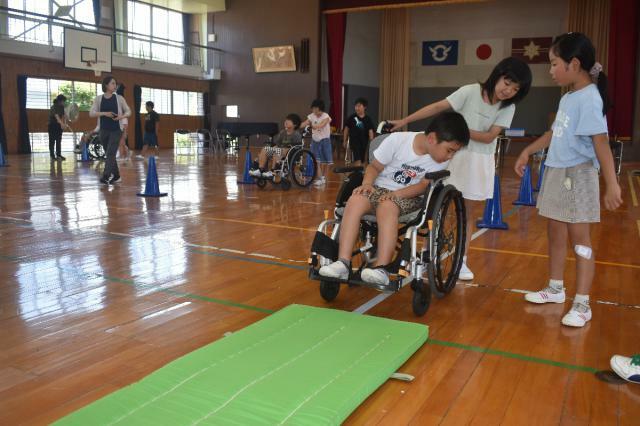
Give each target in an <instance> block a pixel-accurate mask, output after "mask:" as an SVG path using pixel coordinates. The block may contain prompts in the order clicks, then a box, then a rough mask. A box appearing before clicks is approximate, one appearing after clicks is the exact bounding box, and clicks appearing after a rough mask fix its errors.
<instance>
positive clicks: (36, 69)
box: [0, 55, 209, 154]
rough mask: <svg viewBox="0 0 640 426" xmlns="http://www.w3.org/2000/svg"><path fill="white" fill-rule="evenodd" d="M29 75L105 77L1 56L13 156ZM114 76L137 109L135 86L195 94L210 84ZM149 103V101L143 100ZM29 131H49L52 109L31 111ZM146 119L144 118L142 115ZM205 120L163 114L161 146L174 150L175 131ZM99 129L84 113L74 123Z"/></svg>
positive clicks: (81, 78) (132, 73)
mask: <svg viewBox="0 0 640 426" xmlns="http://www.w3.org/2000/svg"><path fill="white" fill-rule="evenodd" d="M21 74H24V75H28V76H29V77H36V78H53V79H61V80H76V81H93V82H96V83H100V82H101V81H102V78H103V77H104V74H103V76H101V77H96V76H95V75H94V74H93V73H92V72H85V71H81V70H70V69H66V68H64V67H63V65H62V64H61V63H58V62H50V61H43V60H38V59H29V58H24V57H17V56H16V57H14V56H7V55H0V75H1V76H2V94H3V96H2V112H3V115H4V123H5V129H6V134H7V148H8V151H9V153H11V154H15V153H17V152H18V98H17V93H18V92H17V90H18V89H17V77H18V75H21ZM113 76H114V77H115V78H116V79H117V80H118V82H121V83H124V85H125V87H126V89H125V99H126V101H127V103H128V104H129V107H130V108H131V109H132V110H133V86H134V85H136V84H137V85H140V86H145V87H155V88H160V89H174V90H185V91H195V92H207V91H208V90H209V82H208V81H202V80H193V79H185V78H179V77H175V76H167V75H160V74H150V73H141V72H135V71H131V70H124V69H115V68H114V70H113ZM142 102H143V103H144V102H145V99H143V100H142ZM27 111H28V118H29V130H30V131H31V132H46V131H47V117H48V113H49V112H48V110H47V111H45V110H27ZM141 119H142V120H143V119H144V115H142V116H141ZM203 124H204V118H203V117H192V116H184V115H163V116H162V117H161V122H160V134H159V135H158V137H159V144H160V147H161V148H172V147H173V132H174V130H175V129H178V128H182V129H190V130H196V129H198V128H201V127H203ZM95 126H96V119H95V118H90V117H89V113H88V112H81V113H80V118H79V120H78V121H77V122H76V123H74V124H73V128H74V130H79V131H85V130H90V129H93V128H94V127H95ZM134 128H135V126H134V121H133V112H132V117H131V119H130V121H129V130H128V136H129V145H130V146H133V141H134V138H135V134H134Z"/></svg>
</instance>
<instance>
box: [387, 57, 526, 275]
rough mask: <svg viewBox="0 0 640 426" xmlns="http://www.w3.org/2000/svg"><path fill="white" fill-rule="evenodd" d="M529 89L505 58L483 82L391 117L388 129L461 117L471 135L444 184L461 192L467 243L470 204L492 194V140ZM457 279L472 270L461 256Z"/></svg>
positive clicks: (518, 64) (522, 68) (518, 66)
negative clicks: (447, 114)
mask: <svg viewBox="0 0 640 426" xmlns="http://www.w3.org/2000/svg"><path fill="white" fill-rule="evenodd" d="M530 87H531V70H530V69H529V66H528V65H527V64H525V63H524V62H522V61H521V60H519V59H517V58H513V57H510V58H505V59H503V60H502V61H500V62H499V63H498V65H496V66H495V68H494V69H493V71H492V72H491V75H489V78H488V79H487V80H486V81H485V82H484V83H474V84H469V85H466V86H462V87H461V88H459V89H458V90H456V91H455V92H453V93H452V94H451V95H449V96H448V97H447V98H446V99H443V100H441V101H438V102H435V103H432V104H430V105H427V106H425V107H423V108H422V109H419V110H418V111H416V112H414V113H413V114H411V115H409V116H408V117H405V118H403V119H401V120H394V121H391V122H390V123H391V124H393V125H394V127H393V129H392V130H396V129H399V128H401V127H404V126H406V125H407V124H409V123H411V122H413V121H417V120H421V119H425V118H428V117H431V116H433V115H435V114H438V113H439V112H441V111H445V110H447V109H453V110H454V111H456V112H459V113H460V114H462V116H463V117H464V118H465V120H466V122H467V125H468V126H469V130H470V133H471V140H470V141H469V146H468V147H466V148H465V149H463V150H461V151H460V152H459V153H458V154H457V155H456V156H455V157H454V158H453V160H452V161H451V162H450V163H449V167H448V169H449V170H450V171H451V177H450V178H449V183H451V184H453V185H455V186H456V188H458V189H459V190H460V191H461V192H462V196H463V197H464V199H465V204H466V207H467V209H466V210H467V240H466V245H465V252H466V250H467V249H468V247H469V242H470V241H471V232H470V231H469V226H470V224H471V223H472V221H473V216H474V215H473V211H474V210H476V211H477V209H478V208H480V209H481V208H482V207H474V205H475V204H479V202H481V201H485V200H487V199H489V198H493V183H494V177H495V160H494V152H495V150H496V139H497V137H498V135H499V134H500V133H501V132H502V131H503V129H505V128H508V127H509V126H511V120H512V119H513V115H514V113H515V110H516V107H515V104H516V103H518V102H520V101H521V100H522V99H524V97H525V96H526V95H527V93H528V92H529V88H530ZM460 279H461V280H472V279H473V272H471V270H470V269H469V268H468V267H467V256H464V263H463V264H462V268H461V269H460Z"/></svg>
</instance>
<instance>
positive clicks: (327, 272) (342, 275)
mask: <svg viewBox="0 0 640 426" xmlns="http://www.w3.org/2000/svg"><path fill="white" fill-rule="evenodd" d="M318 273H319V274H320V275H322V276H323V277H329V278H338V279H340V280H348V279H349V268H347V265H345V264H344V263H342V262H341V261H339V260H336V261H335V262H333V263H332V264H330V265H326V266H323V267H322V268H320V270H319V271H318Z"/></svg>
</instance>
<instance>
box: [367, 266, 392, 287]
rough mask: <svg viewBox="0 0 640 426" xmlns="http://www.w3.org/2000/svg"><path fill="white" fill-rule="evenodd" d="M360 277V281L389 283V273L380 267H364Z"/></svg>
mask: <svg viewBox="0 0 640 426" xmlns="http://www.w3.org/2000/svg"><path fill="white" fill-rule="evenodd" d="M360 277H361V278H362V281H364V282H366V283H369V284H377V285H387V284H389V273H388V272H387V271H385V270H384V269H382V268H364V269H363V270H362V273H361V274H360Z"/></svg>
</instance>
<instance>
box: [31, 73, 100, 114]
mask: <svg viewBox="0 0 640 426" xmlns="http://www.w3.org/2000/svg"><path fill="white" fill-rule="evenodd" d="M101 93H102V85H101V84H100V83H90V82H84V81H68V80H53V79H44V78H27V109H49V108H51V105H52V104H53V100H54V99H55V98H56V96H58V95H60V94H62V95H65V96H66V97H67V104H69V103H71V102H75V103H77V104H78V107H79V108H80V111H89V110H90V109H91V105H93V99H94V98H95V97H96V95H99V94H101Z"/></svg>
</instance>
